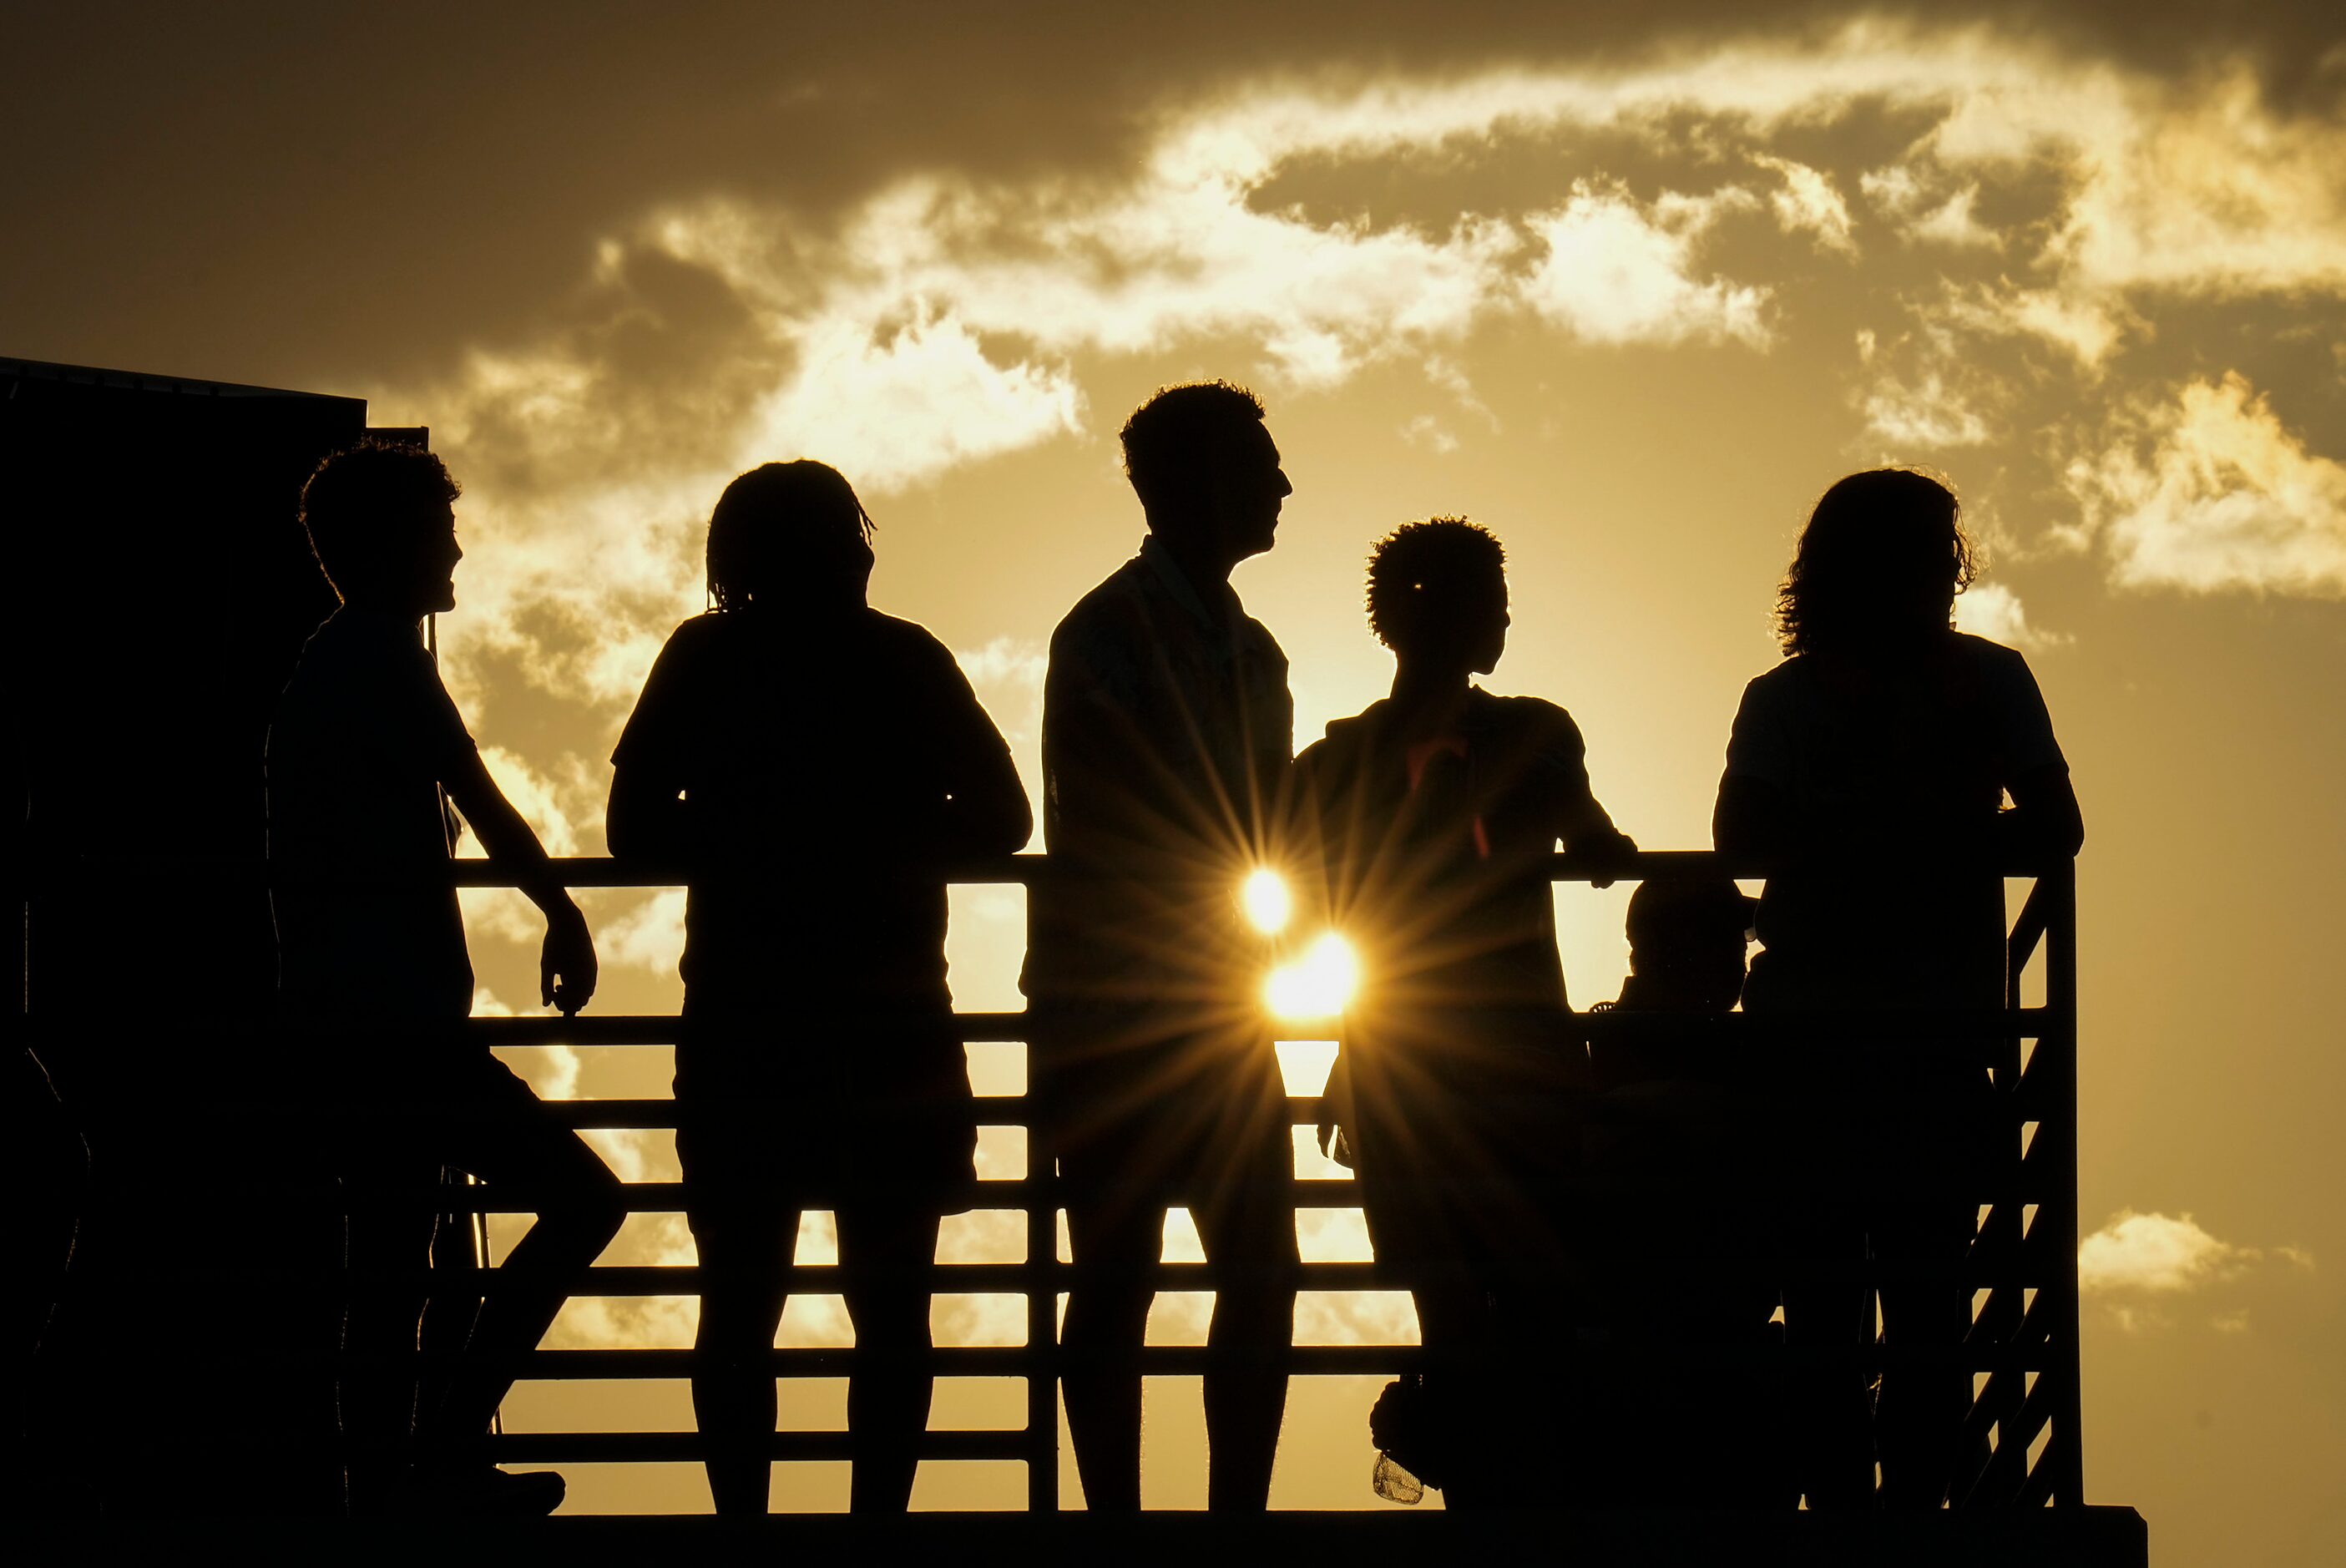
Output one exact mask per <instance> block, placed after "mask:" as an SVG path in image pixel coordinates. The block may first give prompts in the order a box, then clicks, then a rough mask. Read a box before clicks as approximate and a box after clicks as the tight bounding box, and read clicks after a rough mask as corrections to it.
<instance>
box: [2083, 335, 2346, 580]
mask: <svg viewBox="0 0 2346 1568" xmlns="http://www.w3.org/2000/svg"><path fill="white" fill-rule="evenodd" d="M2067 482H2068V485H2069V488H2070V492H2071V494H2074V495H2075V496H2076V499H2077V502H2078V504H2079V506H2080V509H2081V511H2082V513H2083V516H2084V526H2085V528H2086V532H2087V533H2088V534H2090V535H2094V536H2096V537H2097V538H2098V540H2099V542H2100V544H2101V545H2102V547H2103V548H2104V549H2105V550H2106V553H2107V555H2108V559H2109V565H2110V571H2111V575H2112V576H2113V577H2114V578H2115V580H2116V581H2117V582H2118V583H2120V584H2122V585H2126V586H2128V587H2136V588H2153V587H2170V588H2184V589H2191V590H2197V591H2199V592H2213V591H2217V590H2221V589H2238V588H2246V589H2252V590H2258V591H2270V592H2278V593H2292V594H2309V595H2319V596H2325V597H2335V596H2340V595H2346V463H2341V462H2339V461H2338V460H2337V459H2335V458H2331V457H2327V456H2324V455H2322V454H2321V453H2315V452H2312V451H2310V450H2309V449H2308V448H2307V446H2306V443H2305V442H2304V440H2303V439H2302V438H2301V437H2300V436H2299V435H2298V434H2297V433H2295V432H2293V431H2290V430H2289V429H2288V428H2287V427H2286V426H2284V425H2283V424H2282V423H2281V421H2280V417H2279V415H2278V414H2276V413H2275V412H2274V410H2273V408H2272V405H2271V403H2270V401H2269V400H2268V399H2267V398H2266V397H2265V396H2263V395H2262V394H2260V393H2259V392H2257V390H2256V389H2255V388H2254V387H2252V386H2251V385H2249V382H2248V380H2247V378H2245V377H2243V376H2240V375H2239V374H2236V373H2228V374H2226V375H2224V376H2223V377H2222V378H2221V379H2220V380H2216V381H2206V380H2195V381H2192V382H2187V383H2185V384H2184V385H2183V386H2182V387H2181V388H2179V389H2177V390H2176V391H2174V392H2171V393H2170V394H2168V395H2167V396H2165V397H2161V398H2157V399H2149V398H2146V399H2141V400H2137V402H2134V403H2133V404H2132V405H2131V406H2130V407H2129V408H2128V409H2127V411H2126V412H2125V413H2124V414H2123V415H2122V416H2121V417H2120V419H2119V420H2118V422H2117V433H2116V435H2115V438H2114V439H2113V440H2112V441H2111V442H2110V443H2109V444H2108V445H2107V446H2106V447H2105V448H2103V449H2102V450H2100V451H2098V452H2094V453H2086V455H2084V456H2081V457H2079V458H2078V459H2076V461H2075V462H2074V463H2072V464H2071V465H2070V467H2069V470H2068V473H2067Z"/></svg>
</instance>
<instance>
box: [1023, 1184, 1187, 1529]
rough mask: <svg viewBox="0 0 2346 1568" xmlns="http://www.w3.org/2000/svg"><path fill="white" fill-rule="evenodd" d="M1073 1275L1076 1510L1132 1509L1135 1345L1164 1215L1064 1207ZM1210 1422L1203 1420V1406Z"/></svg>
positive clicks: (1069, 1394) (1076, 1202)
mask: <svg viewBox="0 0 2346 1568" xmlns="http://www.w3.org/2000/svg"><path fill="white" fill-rule="evenodd" d="M1067 1233H1068V1240H1069V1242H1070V1243H1071V1245H1072V1247H1073V1250H1074V1254H1075V1263H1076V1280H1075V1284H1074V1287H1073V1288H1071V1289H1070V1290H1069V1291H1068V1293H1067V1315H1066V1322H1065V1324H1064V1326H1063V1328H1062V1329H1061V1334H1060V1341H1061V1343H1062V1344H1063V1345H1064V1346H1065V1348H1066V1381H1065V1384H1064V1387H1065V1389H1066V1400H1067V1435H1068V1438H1069V1440H1070V1441H1072V1442H1073V1444H1074V1446H1075V1451H1076V1474H1077V1475H1078V1476H1080V1477H1081V1478H1082V1481H1083V1486H1084V1503H1085V1506H1086V1507H1087V1508H1089V1509H1091V1510H1092V1511H1093V1512H1124V1513H1133V1512H1138V1511H1139V1509H1140V1349H1141V1344H1142V1341H1143V1340H1144V1339H1146V1338H1147V1336H1148V1303H1149V1300H1150V1298H1151V1296H1152V1295H1153V1291H1152V1289H1151V1287H1150V1284H1149V1280H1148V1273H1149V1270H1150V1268H1152V1267H1154V1265H1155V1264H1156V1262H1157V1259H1158V1255H1159V1253H1160V1251H1161V1250H1162V1248H1163V1245H1164V1237H1165V1211H1164V1210H1163V1209H1162V1208H1154V1207H1146V1206H1142V1207H1127V1206H1126V1205H1123V1204H1121V1203H1118V1204H1115V1205H1113V1206H1112V1207H1109V1206H1102V1205H1099V1204H1096V1203H1092V1204H1087V1203H1086V1202H1085V1201H1084V1200H1083V1198H1082V1197H1081V1196H1073V1197H1071V1198H1070V1199H1069V1202H1068V1205H1067ZM1208 1419H1209V1422H1210V1420H1211V1416H1210V1406H1209V1418H1208Z"/></svg>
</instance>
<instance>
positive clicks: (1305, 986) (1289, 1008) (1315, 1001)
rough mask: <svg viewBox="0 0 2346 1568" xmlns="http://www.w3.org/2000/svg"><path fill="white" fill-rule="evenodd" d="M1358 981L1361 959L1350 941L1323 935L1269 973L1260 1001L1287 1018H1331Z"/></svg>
mask: <svg viewBox="0 0 2346 1568" xmlns="http://www.w3.org/2000/svg"><path fill="white" fill-rule="evenodd" d="M1360 983H1361V961H1360V959H1359V957H1358V956H1357V955H1356V954H1354V952H1352V943H1351V942H1346V941H1345V940H1344V939H1343V938H1342V937H1341V936H1339V935H1337V934H1336V933H1335V932H1332V931H1331V932H1326V933H1325V934H1323V935H1322V936H1321V938H1320V940H1319V941H1317V942H1313V943H1312V944H1311V946H1310V947H1308V948H1306V949H1305V950H1304V952H1303V954H1302V956H1301V957H1300V958H1296V959H1292V960H1290V961H1289V962H1286V963H1282V964H1280V966H1279V967H1278V968H1277V969H1274V970H1272V971H1271V972H1270V981H1269V982H1268V983H1265V985H1264V986H1263V1000H1264V1001H1265V1002H1267V1003H1270V1011H1271V1013H1273V1014H1274V1015H1275V1016H1277V1017H1280V1018H1287V1019H1298V1020H1300V1019H1316V1018H1332V1017H1334V1016H1335V1015H1336V1014H1337V1013H1341V1012H1343V1011H1344V1008H1345V1006H1346V1004H1347V1003H1350V1002H1351V1001H1352V993H1353V992H1354V991H1355V990H1357V989H1358V988H1359V986H1360Z"/></svg>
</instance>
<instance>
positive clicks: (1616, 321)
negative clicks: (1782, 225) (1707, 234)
mask: <svg viewBox="0 0 2346 1568" xmlns="http://www.w3.org/2000/svg"><path fill="white" fill-rule="evenodd" d="M1750 201H1751V197H1750V195H1749V192H1746V191H1743V190H1740V189H1739V188H1734V187H1729V188H1725V189H1722V190H1720V191H1718V192H1715V193H1713V194H1712V195H1711V196H1709V197H1686V196H1678V195H1675V194H1667V195H1665V196H1663V197H1662V198H1661V199H1659V200H1657V201H1655V202H1654V203H1652V204H1651V205H1650V206H1640V205H1639V204H1638V203H1637V200H1636V199H1634V198H1632V197H1631V196H1630V195H1629V194H1628V192H1627V190H1626V189H1623V188H1619V187H1608V186H1600V185H1594V184H1591V183H1589V182H1587V181H1580V182H1576V184H1575V185H1574V187H1573V193H1572V198H1571V199H1570V200H1568V201H1566V203H1565V204H1564V206H1563V207H1561V208H1559V209H1556V211H1555V212H1552V213H1548V214H1545V215H1542V216H1538V217H1535V218H1533V219H1530V220H1529V222H1528V224H1527V227H1528V228H1529V229H1530V231H1531V232H1532V234H1534V235H1535V237H1537V238H1538V239H1539V240H1540V241H1541V242H1542V243H1543V244H1545V246H1546V253H1545V255H1544V256H1543V257H1542V258H1541V259H1540V260H1539V261H1538V263H1537V264H1535V266H1534V267H1533V269H1532V270H1531V272H1530V274H1529V275H1528V276H1527V277H1526V278H1525V280H1524V282H1523V297H1524V299H1525V301H1526V302H1528V303H1529V304H1530V306H1531V307H1532V309H1533V311H1535V312H1536V313H1537V314H1538V315H1539V316H1541V317H1542V318H1543V319H1545V320H1546V321H1551V322H1554V323H1555V324H1556V325H1557V326H1560V327H1564V328H1566V330H1568V331H1571V332H1572V333H1573V334H1574V335H1575V336H1576V337H1579V338H1582V339H1584V340H1586V341H1589V342H1594V343H1678V342H1685V341H1688V340H1697V341H1711V342H1717V341H1721V340H1726V339H1734V340H1737V341H1742V342H1745V343H1748V344H1751V345H1753V346H1755V347H1762V346H1765V345H1766V344H1767V342H1768V341H1769V337H1770V334H1769V331H1768V326H1767V323H1766V321H1764V320H1763V319H1762V314H1761V311H1762V307H1763V306H1764V305H1765V304H1766V303H1767V299H1768V291H1767V290H1765V289H1760V288H1755V287H1750V286H1748V285H1741V284H1733V283H1729V282H1727V281H1725V280H1720V279H1711V280H1698V279H1697V278H1696V277H1695V276H1694V275H1693V252H1694V245H1695V241H1696V239H1698V237H1699V236H1700V235H1701V233H1702V232H1703V230H1704V229H1708V228H1709V227H1710V226H1711V225H1712V224H1713V223H1715V222H1717V221H1718V219H1719V217H1720V216H1721V215H1722V214H1724V213H1726V212H1729V211H1732V210H1734V209H1736V208H1738V207H1739V206H1745V205H1748V204H1749V202H1750Z"/></svg>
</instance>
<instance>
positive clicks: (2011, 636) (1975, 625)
mask: <svg viewBox="0 0 2346 1568" xmlns="http://www.w3.org/2000/svg"><path fill="white" fill-rule="evenodd" d="M1955 629H1956V630H1957V631H1959V632H1969V633H1971V634H1972V636H1977V637H1985V638H1987V639H1988V641H1990V642H1997V643H2002V644H2004V646H2005V647H2015V648H2041V647H2058V646H2059V645H2061V644H2063V643H2066V642H2068V641H2069V640H2070V639H2069V638H2068V637H2067V636H2065V635H2063V634H2061V633H2058V632H2047V631H2044V630H2041V629H2040V628H2038V627H2036V626H2032V625H2031V624H2030V623H2029V619H2028V611H2027V610H2026V608H2025V607H2024V606H2022V604H2021V602H2020V596H2019V595H2018V594H2015V593H2014V592H2013V591H2012V590H2011V589H2010V588H2007V587H2005V586H2004V585H2003V584H2002V583H1974V584H1973V585H1971V586H1970V587H1968V588H1966V589H1964V591H1963V592H1962V593H1961V594H1958V595H1957V596H1955Z"/></svg>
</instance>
